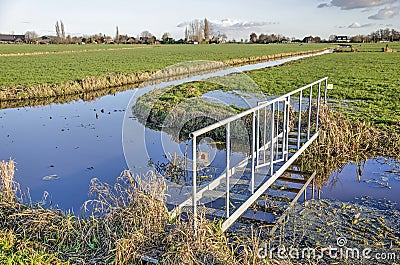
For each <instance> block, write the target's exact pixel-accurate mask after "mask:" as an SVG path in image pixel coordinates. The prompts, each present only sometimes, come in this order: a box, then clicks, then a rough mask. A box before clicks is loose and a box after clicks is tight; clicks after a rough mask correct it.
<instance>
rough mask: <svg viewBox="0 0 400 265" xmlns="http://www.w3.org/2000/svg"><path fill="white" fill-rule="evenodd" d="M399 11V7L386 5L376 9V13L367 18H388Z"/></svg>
mask: <svg viewBox="0 0 400 265" xmlns="http://www.w3.org/2000/svg"><path fill="white" fill-rule="evenodd" d="M399 12H400V8H399V7H386V8H383V9H381V10H379V11H378V13H377V14H375V15H373V16H369V17H368V18H369V19H376V20H382V19H389V18H392V17H394V16H396V15H398V14H399Z"/></svg>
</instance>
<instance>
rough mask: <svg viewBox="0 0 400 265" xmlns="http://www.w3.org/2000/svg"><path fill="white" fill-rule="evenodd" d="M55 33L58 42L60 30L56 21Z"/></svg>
mask: <svg viewBox="0 0 400 265" xmlns="http://www.w3.org/2000/svg"><path fill="white" fill-rule="evenodd" d="M56 35H57V43H59V42H60V39H61V32H60V25H59V24H58V21H57V22H56Z"/></svg>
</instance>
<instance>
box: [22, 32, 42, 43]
mask: <svg viewBox="0 0 400 265" xmlns="http://www.w3.org/2000/svg"><path fill="white" fill-rule="evenodd" d="M38 37H39V35H38V34H37V33H36V32H35V31H27V32H26V33H25V40H26V42H27V43H33V42H34V41H36V40H37V38H38Z"/></svg>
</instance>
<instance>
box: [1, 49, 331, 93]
mask: <svg viewBox="0 0 400 265" xmlns="http://www.w3.org/2000/svg"><path fill="white" fill-rule="evenodd" d="M324 47H328V45H327V44H308V45H301V46H300V45H299V44H282V45H240V44H232V45H159V46H140V45H84V46H82V45H43V46H40V45H0V69H2V75H1V76H0V87H3V88H4V87H11V86H16V85H23V86H33V85H42V84H48V85H52V84H60V83H64V82H67V81H76V80H81V79H83V78H85V77H88V76H94V77H100V76H104V75H105V74H107V73H114V72H121V73H124V74H128V73H133V72H138V71H154V70H159V69H162V68H164V67H167V66H170V65H172V64H176V63H179V62H183V61H191V60H215V61H222V60H228V59H232V58H247V57H252V56H263V55H270V54H278V53H287V52H298V51H307V50H315V49H320V48H324ZM99 49H100V50H99ZM110 49H112V50H110ZM62 51H81V52H72V53H71V52H66V53H62ZM33 52H57V53H53V54H38V55H29V56H27V55H19V56H1V55H2V54H10V53H13V54H16V53H33Z"/></svg>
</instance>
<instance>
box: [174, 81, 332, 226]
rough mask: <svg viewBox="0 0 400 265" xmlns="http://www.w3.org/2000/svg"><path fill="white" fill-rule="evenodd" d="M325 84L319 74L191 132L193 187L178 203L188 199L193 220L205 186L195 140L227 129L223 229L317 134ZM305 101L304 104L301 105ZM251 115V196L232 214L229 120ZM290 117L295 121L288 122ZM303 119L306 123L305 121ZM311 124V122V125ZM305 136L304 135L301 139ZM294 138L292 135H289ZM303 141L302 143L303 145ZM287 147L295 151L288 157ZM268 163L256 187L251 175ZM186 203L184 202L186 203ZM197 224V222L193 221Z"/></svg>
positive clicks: (324, 98) (325, 88)
mask: <svg viewBox="0 0 400 265" xmlns="http://www.w3.org/2000/svg"><path fill="white" fill-rule="evenodd" d="M314 87H317V93H315V94H316V96H315V97H313V88H314ZM327 87H328V78H327V77H325V78H322V79H320V80H318V81H315V82H313V83H311V84H308V85H306V86H304V87H301V88H298V89H296V90H294V91H292V92H290V93H287V94H285V95H282V96H279V97H277V98H275V99H272V100H269V101H265V102H259V103H258V106H256V107H253V108H251V109H248V110H246V111H244V112H242V113H239V114H237V115H234V116H232V117H229V118H227V119H224V120H222V121H219V122H216V123H214V124H212V125H209V126H207V127H204V128H202V129H199V130H197V131H194V132H192V133H191V137H192V160H193V161H192V162H193V163H192V165H193V166H192V174H193V175H192V181H193V184H192V185H193V190H192V198H191V200H187V201H186V202H184V203H183V204H181V206H186V205H187V204H188V203H190V202H191V205H192V209H193V215H194V220H196V215H197V204H198V201H199V199H201V197H202V194H203V192H204V190H200V191H198V187H197V140H198V138H199V137H201V136H202V135H204V134H206V133H207V132H210V131H212V130H215V129H218V128H220V127H222V126H225V130H226V139H225V140H226V170H225V173H224V174H223V175H221V176H220V178H225V186H226V218H227V220H226V221H225V222H224V225H225V226H224V225H223V229H226V228H227V227H229V226H230V225H231V224H232V223H233V222H234V221H235V220H236V219H237V218H238V217H239V216H240V215H241V214H243V212H244V211H245V210H247V208H248V207H249V206H250V205H251V204H252V203H253V202H254V201H255V200H256V199H257V198H258V197H259V196H260V195H261V194H262V193H263V192H264V191H265V190H266V189H267V188H268V187H269V186H270V185H271V184H272V183H273V182H274V181H275V180H276V179H277V178H278V177H279V176H280V175H281V174H283V173H284V171H285V170H286V169H287V168H288V167H289V166H290V165H291V164H292V163H293V162H294V160H295V159H296V158H297V157H298V156H299V155H300V154H301V153H302V152H303V151H304V150H305V148H307V147H308V146H309V145H310V144H311V142H312V141H314V140H315V139H316V137H317V135H318V129H319V124H318V119H319V109H320V104H321V90H322V89H324V94H323V100H324V102H326V96H327ZM304 92H308V97H307V98H306V99H307V100H308V102H307V100H305V97H304V94H305V93H304ZM313 102H315V105H316V112H315V113H316V115H315V120H314V119H312V104H313ZM304 104H305V106H304ZM293 109H294V111H296V109H297V112H298V115H297V117H291V116H292V115H291V113H292V112H291V111H292V110H293ZM304 114H306V115H307V116H306V118H307V119H306V122H304V121H303V120H302V119H303V117H302V116H303V115H304ZM247 115H251V116H252V122H251V127H252V129H251V130H252V137H251V154H250V160H251V181H250V190H251V194H252V196H250V198H249V200H248V201H247V202H245V203H243V205H242V206H240V207H239V208H238V209H236V211H235V212H234V213H233V214H231V212H230V199H229V197H230V193H229V187H230V176H231V175H232V174H233V173H234V172H235V168H232V169H231V163H230V162H231V161H230V152H231V127H232V126H231V124H232V123H233V122H235V121H238V120H239V119H241V118H243V117H245V116H247ZM296 119H297V120H296ZM291 121H294V123H296V124H294V125H292V126H291V124H290V123H291ZM304 123H305V124H304ZM312 125H313V126H312ZM291 127H293V128H291ZM291 129H292V130H293V132H294V133H293V134H292V135H294V136H295V137H297V141H296V142H295V144H294V145H293V146H292V147H294V148H289V146H290V143H289V134H290V133H291ZM302 136H305V137H306V138H305V139H302ZM292 140H293V138H292ZM302 141H303V145H302ZM289 149H290V150H291V151H292V150H294V151H296V152H294V154H293V155H292V156H291V157H289V153H290V152H289ZM279 162H284V165H283V166H282V167H281V168H279V169H275V168H274V165H276V164H277V163H279ZM267 166H269V172H270V173H269V175H270V178H269V179H268V181H267V182H266V183H264V184H263V185H262V186H261V187H258V188H257V191H255V181H254V176H255V172H256V170H257V169H259V168H262V167H267ZM213 183H215V184H212V185H211V186H210V185H209V187H208V189H212V188H215V187H216V186H217V185H218V184H219V183H220V182H216V181H214V182H213ZM185 204H186V205H185ZM195 225H196V224H195Z"/></svg>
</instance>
